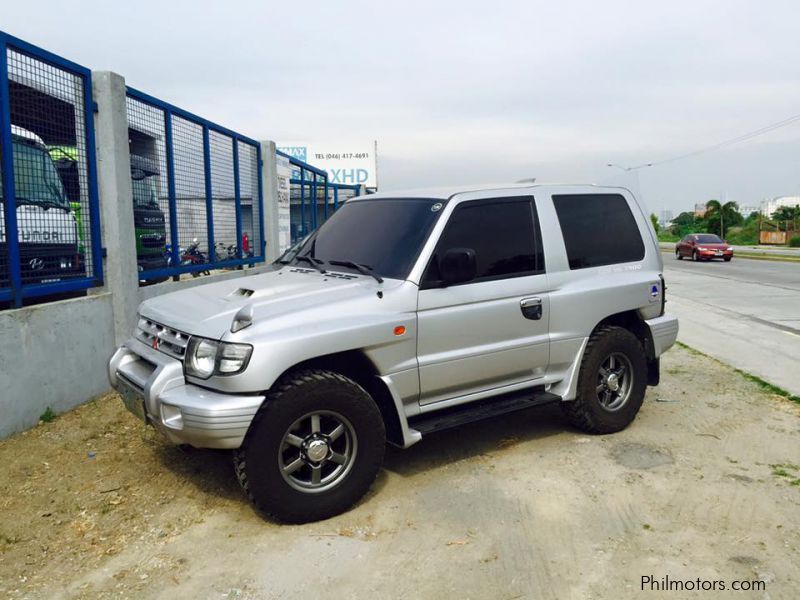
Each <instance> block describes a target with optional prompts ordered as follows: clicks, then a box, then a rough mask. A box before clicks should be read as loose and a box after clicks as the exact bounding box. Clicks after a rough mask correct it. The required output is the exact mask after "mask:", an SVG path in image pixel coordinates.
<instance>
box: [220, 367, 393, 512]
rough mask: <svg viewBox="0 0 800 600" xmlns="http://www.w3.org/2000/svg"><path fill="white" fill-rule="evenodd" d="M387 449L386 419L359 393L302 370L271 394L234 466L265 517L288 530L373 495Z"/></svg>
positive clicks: (334, 378) (352, 385)
mask: <svg viewBox="0 0 800 600" xmlns="http://www.w3.org/2000/svg"><path fill="white" fill-rule="evenodd" d="M385 444H386V434H385V431H384V425H383V419H382V417H381V414H380V411H379V409H378V407H377V405H376V404H375V402H374V401H373V400H372V398H371V397H370V395H369V394H367V392H366V391H364V389H363V388H362V387H361V386H360V385H358V384H357V383H356V382H354V381H352V380H351V379H348V378H347V377H345V376H343V375H340V374H339V373H334V372H332V371H324V370H318V369H313V370H303V371H297V372H294V373H290V374H289V375H287V376H286V377H284V379H282V380H281V381H280V382H278V384H276V386H275V387H274V388H273V391H271V392H270V393H269V395H268V397H267V400H266V402H265V403H264V406H263V407H262V408H261V410H260V411H259V413H258V415H256V419H255V420H254V422H253V424H252V425H251V427H250V431H249V432H248V433H247V437H246V438H245V442H244V444H243V445H242V448H241V449H239V450H238V451H237V452H236V453H235V455H234V466H235V469H236V475H237V477H238V479H239V483H240V484H241V485H242V488H243V489H244V490H245V492H247V494H248V496H249V497H250V499H251V500H252V501H253V503H254V504H255V505H256V507H257V508H258V509H259V510H260V511H261V512H263V513H264V514H266V515H268V516H269V517H272V518H274V519H277V520H279V521H283V522H286V523H304V522H308V521H318V520H320V519H327V518H328V517H332V516H334V515H337V514H339V513H342V512H344V511H346V510H347V509H348V508H350V507H351V506H352V505H353V504H355V503H356V502H357V501H358V500H359V499H361V497H362V496H363V495H364V494H366V493H367V490H369V487H370V485H371V484H372V482H373V481H374V480H375V477H376V476H377V474H378V471H379V470H380V467H381V464H382V463H383V454H384V450H385Z"/></svg>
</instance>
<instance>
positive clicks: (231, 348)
mask: <svg viewBox="0 0 800 600" xmlns="http://www.w3.org/2000/svg"><path fill="white" fill-rule="evenodd" d="M252 353H253V347H252V346H250V345H249V344H231V343H228V342H215V341H214V340H207V339H205V338H201V337H196V336H192V337H191V338H190V339H189V344H188V345H187V346H186V358H185V359H184V361H183V368H184V371H185V373H186V374H187V375H191V376H192V377H198V378H200V379H208V378H209V377H211V376H212V375H235V374H236V373H241V372H242V371H244V370H245V368H246V367H247V363H248V362H249V361H250V355H251V354H252Z"/></svg>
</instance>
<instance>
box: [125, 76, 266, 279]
mask: <svg viewBox="0 0 800 600" xmlns="http://www.w3.org/2000/svg"><path fill="white" fill-rule="evenodd" d="M127 113H128V134H129V138H130V151H131V180H132V181H131V183H132V187H133V198H132V202H133V205H134V221H135V224H136V243H137V252H136V253H137V262H138V265H139V278H140V280H142V281H147V280H157V279H163V278H166V277H169V276H178V275H180V274H181V273H193V274H199V273H201V272H204V271H207V270H209V269H218V268H234V267H238V266H242V265H245V264H253V263H257V262H263V261H264V256H265V246H266V243H265V238H264V222H263V219H262V218H261V215H262V214H263V210H264V199H263V189H262V182H261V169H262V160H261V145H260V144H259V143H258V142H256V141H255V140H253V139H250V138H248V137H245V136H243V135H241V134H239V133H236V132H234V131H231V130H229V129H226V128H225V127H221V126H219V125H216V124H215V123H212V122H210V121H208V120H206V119H203V118H202V117H198V116H197V115H194V114H192V113H189V112H187V111H185V110H183V109H180V108H178V107H176V106H173V105H171V104H169V103H167V102H163V101H162V100H159V99H157V98H154V97H153V96H150V95H148V94H145V93H143V92H140V91H138V90H135V89H132V88H128V90H127Z"/></svg>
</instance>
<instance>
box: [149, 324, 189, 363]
mask: <svg viewBox="0 0 800 600" xmlns="http://www.w3.org/2000/svg"><path fill="white" fill-rule="evenodd" d="M189 337H190V336H189V334H188V333H183V332H181V331H178V330H176V329H172V328H170V327H166V326H165V325H162V324H161V323H156V322H155V321H151V320H150V319H145V318H142V317H140V318H139V324H138V326H137V328H136V339H138V340H140V341H142V342H144V343H145V344H147V345H148V346H150V347H151V348H155V349H156V350H160V351H161V352H163V353H164V354H168V355H169V356H172V357H173V358H177V359H178V360H183V357H184V356H185V355H186V346H187V345H188V344H189ZM156 340H158V341H157V342H156Z"/></svg>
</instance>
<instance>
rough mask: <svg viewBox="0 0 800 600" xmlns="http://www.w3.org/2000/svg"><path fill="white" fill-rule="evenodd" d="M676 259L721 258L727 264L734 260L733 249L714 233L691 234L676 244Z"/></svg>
mask: <svg viewBox="0 0 800 600" xmlns="http://www.w3.org/2000/svg"><path fill="white" fill-rule="evenodd" d="M675 258H677V259H678V260H683V259H684V258H691V259H692V260H694V261H698V260H712V259H714V258H721V259H722V260H724V261H725V262H730V260H731V259H732V258H733V248H732V247H731V246H729V245H728V243H727V242H726V241H725V240H723V239H721V238H720V237H719V236H718V235H714V234H713V233H690V234H689V235H687V236H684V238H683V239H682V240H681V241H680V242H678V243H677V244H675Z"/></svg>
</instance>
